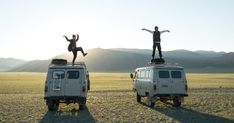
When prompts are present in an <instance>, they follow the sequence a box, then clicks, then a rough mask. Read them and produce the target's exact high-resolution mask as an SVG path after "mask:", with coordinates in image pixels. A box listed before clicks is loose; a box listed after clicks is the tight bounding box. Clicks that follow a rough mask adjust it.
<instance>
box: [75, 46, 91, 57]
mask: <svg viewBox="0 0 234 123" xmlns="http://www.w3.org/2000/svg"><path fill="white" fill-rule="evenodd" d="M76 51H81V52H82V54H83V56H86V55H87V54H88V53H84V50H83V48H82V47H76Z"/></svg>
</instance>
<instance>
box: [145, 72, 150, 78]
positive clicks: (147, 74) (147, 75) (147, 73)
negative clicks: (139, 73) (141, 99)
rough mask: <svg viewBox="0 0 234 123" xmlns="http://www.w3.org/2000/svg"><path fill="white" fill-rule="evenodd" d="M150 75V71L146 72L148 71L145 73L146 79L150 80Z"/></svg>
mask: <svg viewBox="0 0 234 123" xmlns="http://www.w3.org/2000/svg"><path fill="white" fill-rule="evenodd" d="M149 73H150V71H149V70H146V71H145V77H146V78H149Z"/></svg>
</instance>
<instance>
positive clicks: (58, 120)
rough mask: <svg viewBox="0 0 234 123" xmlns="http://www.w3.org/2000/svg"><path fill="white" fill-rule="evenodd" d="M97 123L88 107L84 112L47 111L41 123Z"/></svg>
mask: <svg viewBox="0 0 234 123" xmlns="http://www.w3.org/2000/svg"><path fill="white" fill-rule="evenodd" d="M78 122H79V123H95V122H96V121H95V119H94V118H93V116H92V114H90V112H89V110H88V108H87V107H85V109H84V110H75V109H73V110H71V111H66V112H62V111H47V113H46V114H45V115H44V116H43V118H42V119H41V121H39V123H78Z"/></svg>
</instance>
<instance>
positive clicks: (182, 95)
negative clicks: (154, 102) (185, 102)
mask: <svg viewBox="0 0 234 123" xmlns="http://www.w3.org/2000/svg"><path fill="white" fill-rule="evenodd" d="M186 96H188V94H154V97H186Z"/></svg>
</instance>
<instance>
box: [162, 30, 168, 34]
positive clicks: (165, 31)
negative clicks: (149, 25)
mask: <svg viewBox="0 0 234 123" xmlns="http://www.w3.org/2000/svg"><path fill="white" fill-rule="evenodd" d="M164 32H170V31H169V30H162V31H160V34H162V33H164Z"/></svg>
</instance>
